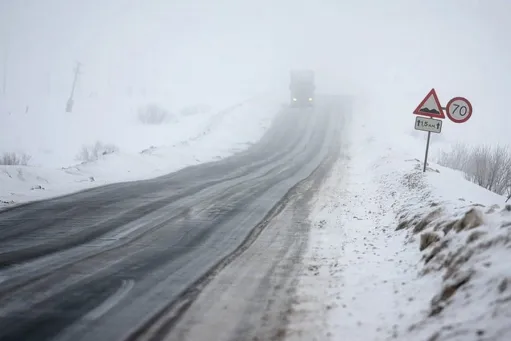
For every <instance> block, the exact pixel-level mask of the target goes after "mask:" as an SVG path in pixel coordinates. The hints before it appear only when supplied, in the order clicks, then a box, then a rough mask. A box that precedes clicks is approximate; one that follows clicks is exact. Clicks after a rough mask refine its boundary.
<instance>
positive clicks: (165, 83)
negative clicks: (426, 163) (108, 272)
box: [0, 0, 511, 149]
mask: <svg viewBox="0 0 511 341" xmlns="http://www.w3.org/2000/svg"><path fill="white" fill-rule="evenodd" d="M510 11H511V4H510V3H509V2H508V1H505V0H493V1H461V0H452V1H443V0H431V1H419V0H389V1H377V0H373V1H369V0H350V1H342V2H340V1H333V0H329V1H327V0H323V1H315V2H310V1H290V0H284V1H268V0H261V1H251V2H248V1H243V2H242V1H234V0H222V1H215V2H212V1H205V0H201V1H197V0H195V1H194V0H173V1H166V0H153V1H142V0H133V1H121V0H109V1H104V0H90V1H87V2H84V1H68V0H45V1H38V0H24V1H21V0H5V1H2V2H1V3H0V57H1V58H0V62H3V66H4V67H2V68H0V80H2V79H5V86H3V87H2V82H0V101H2V102H3V103H2V104H1V105H0V110H3V111H4V112H6V111H9V112H11V113H16V112H20V113H21V112H24V111H25V110H26V109H27V106H28V107H29V110H30V112H31V113H32V114H33V115H34V116H35V117H36V118H37V119H34V120H35V121H34V120H31V121H30V122H32V124H34V125H36V126H37V129H35V128H34V129H33V130H30V129H29V128H24V127H5V125H4V126H3V127H2V135H4V136H3V138H0V142H2V143H3V144H4V145H3V146H2V149H7V148H6V147H5V145H7V144H9V143H11V144H14V143H23V144H25V145H27V144H28V142H26V140H27V139H29V140H30V139H32V138H34V139H35V137H33V135H34V134H39V135H38V136H39V137H38V138H39V139H45V138H48V136H49V135H50V134H42V133H41V132H40V131H49V132H54V131H59V130H63V129H66V128H65V122H66V120H65V119H62V116H64V115H76V114H75V113H72V114H66V113H64V108H65V103H66V101H67V98H68V97H69V93H70V89H71V84H72V81H73V68H74V67H75V65H76V63H77V62H80V63H82V66H81V74H80V76H79V81H78V84H77V89H76V94H75V102H76V107H77V110H78V111H79V112H80V114H81V115H88V116H89V117H90V118H91V120H96V123H95V125H98V124H103V125H110V124H111V128H114V126H115V123H114V122H116V120H117V118H118V117H124V116H126V115H129V113H128V112H126V110H127V109H125V107H124V105H125V104H126V103H130V105H131V103H132V102H133V101H135V102H137V103H139V102H147V101H158V102H159V103H162V104H163V105H165V106H167V107H168V108H169V109H170V110H178V109H179V108H180V107H182V106H185V105H190V104H195V103H208V104H211V105H213V106H215V107H222V106H228V105H229V104H232V103H234V102H236V101H239V100H241V99H243V98H247V97H251V96H255V95H261V94H264V95H265V96H266V95H268V96H276V97H278V98H282V102H283V103H285V102H287V101H288V93H287V91H288V76H289V70H290V69H292V68H310V69H314V70H315V72H316V82H317V91H318V93H335V94H350V95H353V96H356V97H357V98H358V99H359V102H361V103H363V107H364V109H363V110H362V108H361V109H360V112H359V113H357V112H355V113H354V114H360V115H363V114H367V113H369V112H371V113H372V115H373V116H374V115H375V114H378V115H380V114H381V119H382V127H394V126H396V127H399V128H400V129H402V130H407V129H412V128H413V126H412V125H413V123H412V122H413V121H414V117H413V115H412V111H413V109H415V107H416V105H417V104H418V103H419V102H420V100H422V98H423V97H424V96H425V95H426V94H427V92H428V91H429V90H430V89H431V88H432V87H434V88H435V89H436V90H437V93H438V94H439V97H440V100H441V101H442V104H444V105H445V104H446V103H447V101H448V100H449V99H450V98H451V97H454V96H464V97H467V98H468V99H470V100H471V102H472V104H473V106H474V114H473V116H472V118H471V120H470V121H469V122H467V123H465V124H463V125H455V124H454V123H450V124H448V125H447V124H446V126H445V128H444V133H443V136H444V138H446V139H448V140H451V141H455V140H460V139H461V140H466V141H471V142H474V141H476V142H477V141H485V142H488V141H491V142H501V143H509V142H511V141H510V137H509V136H510V135H509V133H508V131H507V128H506V127H509V125H510V124H511V119H510V118H509V115H508V114H507V112H506V110H503V109H502V105H501V102H502V100H501V98H502V97H503V96H505V95H506V94H507V92H508V91H509V89H511V84H510V83H511V81H510V79H509V76H508V71H509V70H510V63H511V62H510V60H511V58H510V57H511V55H510V54H511V52H510V48H509V43H508V38H507V33H506V32H509V31H510V26H511V24H509V23H508V20H507V15H508V13H510ZM91 98H95V99H98V98H99V99H101V103H102V105H103V104H104V106H101V105H96V106H87V105H86V102H87V101H89V100H90V99H91ZM123 103H124V104H123ZM80 107H81V108H82V110H81V111H80ZM83 108H87V109H86V110H85V109H83ZM112 108H116V109H115V110H114V109H112ZM0 116H4V113H1V115H0ZM109 118H111V119H109ZM97 120H100V123H98V122H97ZM101 120H103V121H101ZM0 122H2V121H0ZM30 122H29V123H27V124H30ZM34 122H36V123H34ZM12 128H14V129H12ZM22 131H32V132H33V133H28V134H23V137H21V136H19V135H20V132H22ZM397 131H398V130H395V131H394V133H396V132H397ZM399 131H401V130H399ZM121 133H122V132H121ZM389 133H392V130H389ZM112 134H119V132H115V131H112ZM478 134H479V135H478ZM69 138H71V137H69ZM13 141H14V142H13ZM22 141H25V142H22Z"/></svg>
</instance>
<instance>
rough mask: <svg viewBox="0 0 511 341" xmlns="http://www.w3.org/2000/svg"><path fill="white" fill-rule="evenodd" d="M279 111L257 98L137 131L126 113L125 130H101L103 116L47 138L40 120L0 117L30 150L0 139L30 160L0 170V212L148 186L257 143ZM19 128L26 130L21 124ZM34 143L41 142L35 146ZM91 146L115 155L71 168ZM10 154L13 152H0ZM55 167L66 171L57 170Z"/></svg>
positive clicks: (105, 125)
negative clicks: (95, 191)
mask: <svg viewBox="0 0 511 341" xmlns="http://www.w3.org/2000/svg"><path fill="white" fill-rule="evenodd" d="M280 105H281V104H280V102H279V101H277V100H274V99H272V98H266V97H265V98H259V97H258V98H256V99H250V100H246V101H241V102H239V103H238V104H233V105H231V106H228V107H226V108H224V109H222V110H215V109H211V110H204V111H203V112H199V113H196V114H194V115H185V114H183V113H181V114H180V115H172V116H171V119H170V120H169V121H168V122H165V123H163V124H160V125H142V124H140V122H138V121H137V119H136V112H135V113H133V112H132V111H127V112H126V118H125V121H127V122H120V121H119V120H120V119H122V117H119V115H116V116H114V117H115V120H116V122H108V120H109V116H107V117H105V119H103V120H101V119H100V118H97V119H93V118H94V117H93V118H91V117H90V116H79V115H67V117H64V116H63V117H61V118H60V119H59V123H58V125H59V126H60V127H61V129H60V130H59V131H55V132H52V130H51V124H47V125H38V124H37V122H39V121H41V122H42V121H44V120H42V119H40V118H35V117H27V116H30V112H29V113H17V114H16V115H15V114H11V115H7V116H3V117H2V122H3V123H4V126H5V127H25V128H26V129H28V130H30V131H25V133H27V134H32V135H31V139H30V141H32V143H30V144H27V145H24V146H20V145H19V143H17V141H15V140H13V141H7V140H6V139H8V138H9V137H10V138H11V139H15V138H18V139H19V141H21V142H23V141H24V140H23V137H22V136H21V137H17V135H16V134H14V133H12V134H4V135H3V140H5V141H3V143H2V144H1V145H2V146H4V147H5V146H6V145H15V146H18V149H17V150H14V151H15V152H21V151H24V152H27V150H28V153H29V154H30V155H31V156H32V159H31V163H30V164H29V166H1V165H0V207H1V206H5V205H12V204H16V203H21V202H26V201H31V200H37V199H43V198H48V197H52V196H57V195H62V194H66V193H70V192H74V191H78V190H82V189H85V188H90V187H93V186H100V185H105V184H109V183H114V182H121V181H132V180H140V179H147V178H152V177H156V176H160V175H163V174H167V173H170V172H173V171H176V170H178V169H181V168H183V167H186V166H189V165H194V164H198V163H202V162H208V161H213V160H217V159H220V158H223V157H226V156H229V155H232V154H234V153H236V152H239V151H241V150H243V149H245V148H247V147H248V146H249V145H250V144H252V143H254V142H256V141H258V140H259V139H260V137H261V136H262V135H263V134H264V132H265V131H266V129H267V128H268V127H269V126H270V124H271V121H272V119H273V117H274V116H275V115H276V114H277V113H278V111H279V109H280ZM32 119H35V120H36V122H35V123H34V122H33V121H32ZM24 120H25V121H27V122H25V123H26V124H24V123H23V122H21V121H24ZM88 120H89V121H90V120H92V121H93V122H99V123H96V125H97V129H95V128H94V127H92V128H91V124H90V123H87V121H88ZM28 123H30V124H28ZM27 127H28V128H27ZM81 127H87V128H83V129H82V128H81ZM83 130H85V131H83ZM119 130H120V131H119ZM34 136H35V137H34ZM37 136H40V137H41V138H40V139H39V140H38V139H37ZM51 136H54V139H52V138H51ZM57 138H58V140H57V141H56V139H57ZM28 141H29V140H28V139H27V140H26V142H28ZM34 141H35V142H34ZM38 141H39V142H38ZM67 141H69V143H68V142H67ZM96 141H101V142H103V143H105V144H110V143H111V144H113V145H115V146H116V147H117V148H118V151H116V152H114V153H112V154H107V155H102V156H101V157H100V158H99V159H98V160H97V161H91V162H83V163H80V162H77V161H74V162H73V161H72V160H73V158H74V157H75V156H76V155H77V154H79V152H80V148H81V147H82V145H83V144H87V145H94V144H95V142H96ZM45 144H46V145H48V146H46V147H45ZM59 147H61V148H59ZM45 150H47V154H46V155H45V154H44V152H45ZM10 151H13V150H5V151H4V152H10ZM48 160H49V161H48ZM62 160H65V161H68V162H69V164H66V165H65V166H64V167H58V166H57V165H58V164H59V163H58V162H59V161H60V162H62Z"/></svg>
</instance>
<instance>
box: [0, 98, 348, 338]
mask: <svg viewBox="0 0 511 341" xmlns="http://www.w3.org/2000/svg"><path fill="white" fill-rule="evenodd" d="M338 104H339V103H337V102H336V101H325V102H324V103H322V104H321V103H318V105H317V106H316V108H314V109H284V110H283V111H282V112H281V113H280V114H279V115H278V117H277V118H276V120H275V124H274V125H273V126H272V127H271V128H270V130H269V131H268V132H267V134H266V135H265V136H264V137H263V138H262V139H261V141H260V142H259V143H257V144H256V145H254V146H252V147H250V148H249V149H248V150H246V151H244V152H242V153H239V154H237V155H235V156H232V157H230V158H226V159H224V160H221V161H218V162H213V163H208V164H202V165H198V166H194V167H189V168H186V169H183V170H181V171H179V172H176V173H173V174H170V175H167V176H163V177H159V178H156V179H152V180H147V181H140V182H130V183H120V184H114V185H109V186H105V187H100V188H95V189H91V190H87V191H84V192H80V193H76V194H72V195H69V196H65V197H60V198H56V199H52V200H46V201H40V202H34V203H29V204H26V205H21V206H18V207H14V208H11V209H7V210H4V211H1V212H0V340H1V341H4V340H5V341H7V340H16V341H20V340H23V341H31V340H38V341H39V340H73V341H82V340H83V341H88V340H94V341H97V340H111V341H117V340H142V339H147V340H162V339H164V338H165V337H167V339H168V337H169V336H168V335H171V334H169V332H170V331H171V330H172V328H173V327H174V326H175V325H177V324H178V322H179V321H184V320H186V319H184V320H183V318H182V317H183V316H186V315H187V314H188V315H189V314H190V313H191V311H193V309H190V312H188V313H187V312H186V311H187V310H188V308H190V306H191V307H192V308H193V305H192V303H193V301H194V300H195V298H197V296H198V295H199V293H200V291H199V290H200V289H204V284H205V283H207V282H209V281H210V280H211V279H212V278H214V276H213V275H217V274H218V273H219V270H220V268H224V267H226V266H228V264H230V263H231V262H233V261H234V260H236V259H239V256H240V255H241V254H244V253H243V252H242V251H245V249H246V247H248V245H251V244H253V243H254V242H255V241H256V240H258V238H257V237H258V236H259V233H260V232H261V231H264V229H265V227H266V226H267V225H268V224H269V223H270V222H271V220H272V218H275V217H276V216H277V213H280V212H281V211H282V210H285V207H287V206H289V205H291V204H292V203H291V202H292V201H293V200H291V199H292V194H293V193H294V194H295V195H296V194H297V191H300V188H302V187H303V184H304V181H312V180H311V179H312V178H314V177H316V178H317V177H318V176H320V175H318V174H316V173H318V170H319V169H323V170H324V168H325V167H326V166H325V165H326V163H327V161H328V162H330V161H331V159H332V158H333V155H335V153H336V152H337V151H338V149H339V140H340V136H339V133H340V127H341V122H342V120H341V117H342V115H343V112H342V108H341V107H340V106H339V105H338ZM301 186H302V187H301ZM261 240H264V239H261ZM261 240H259V241H258V243H259V244H261ZM300 245H301V244H300ZM285 246H286V243H285V242H284V241H283V242H282V245H281V246H279V247H285ZM277 249H278V248H277ZM245 266H248V265H247V264H245ZM210 299H212V300H214V297H212V298H210ZM199 311H200V310H199ZM178 318H179V319H178ZM178 320H179V321H178ZM179 323H181V324H183V322H179ZM151 328H152V329H154V330H155V332H151V330H152V329H151ZM181 330H183V329H182V328H181ZM176 335H177V334H176ZM237 335H238V336H239V335H241V334H239V332H238V334H237ZM176 337H177V336H176ZM176 339H177V338H176Z"/></svg>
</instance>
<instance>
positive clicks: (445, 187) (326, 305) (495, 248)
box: [287, 113, 511, 341]
mask: <svg viewBox="0 0 511 341" xmlns="http://www.w3.org/2000/svg"><path fill="white" fill-rule="evenodd" d="M357 114H358V115H357V116H356V117H355V118H354V121H353V123H352V126H351V130H350V135H351V136H349V137H347V138H346V140H347V141H349V143H347V145H346V148H345V152H344V153H345V154H344V157H343V158H342V160H340V161H339V162H338V164H337V165H336V167H335V169H334V170H333V171H332V173H331V175H330V177H329V178H328V179H327V180H326V181H325V183H324V184H323V188H322V189H321V191H320V192H319V193H320V194H318V196H317V198H316V201H315V205H314V207H315V209H314V211H313V212H312V214H311V218H310V219H311V222H312V230H311V232H310V233H311V240H310V243H309V249H308V251H307V254H306V255H305V261H304V266H303V270H302V274H301V276H300V279H299V285H298V288H297V292H296V298H295V304H294V306H293V308H292V312H291V314H290V320H289V328H288V334H287V340H293V341H294V340H350V341H359V340H360V341H362V340H364V341H367V340H371V341H376V340H421V341H422V340H424V341H426V340H428V341H440V340H459V341H470V340H502V341H504V340H511V266H509V264H510V263H509V260H511V206H506V203H505V198H504V197H502V196H499V195H496V194H494V193H491V192H489V191H487V190H485V189H483V188H481V187H478V186H476V185H475V184H472V183H470V182H468V181H466V180H465V179H464V178H463V175H462V174H460V173H458V172H456V171H453V170H450V169H446V168H443V167H440V166H437V165H435V164H433V163H430V164H429V167H428V171H427V172H426V173H422V158H423V153H424V140H423V138H422V136H420V135H417V134H416V133H413V132H412V133H411V134H410V133H407V132H405V133H403V132H401V133H400V132H399V131H396V129H391V128H390V127H382V126H381V125H380V126H379V125H378V123H379V122H381V120H377V119H374V120H370V119H368V117H367V116H366V117H364V115H362V114H360V113H357ZM403 119H406V117H404V118H403ZM413 119H414V118H413V117H412V115H411V114H410V117H409V121H410V124H413V123H412V120H413ZM372 122H374V123H376V124H374V123H372ZM446 124H449V123H447V122H446ZM386 128H388V129H386ZM432 138H433V139H436V138H437V135H434V136H433V137H432ZM433 149H435V148H433ZM434 151H435V150H433V152H434Z"/></svg>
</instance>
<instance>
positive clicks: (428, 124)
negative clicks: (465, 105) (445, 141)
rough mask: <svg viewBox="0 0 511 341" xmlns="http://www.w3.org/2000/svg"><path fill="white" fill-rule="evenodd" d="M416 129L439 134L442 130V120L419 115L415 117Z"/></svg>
mask: <svg viewBox="0 0 511 341" xmlns="http://www.w3.org/2000/svg"><path fill="white" fill-rule="evenodd" d="M415 129H416V130H422V131H428V132H431V133H437V134H438V133H440V132H441V131H442V120H435V119H433V118H426V117H419V116H417V117H416V118H415Z"/></svg>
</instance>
